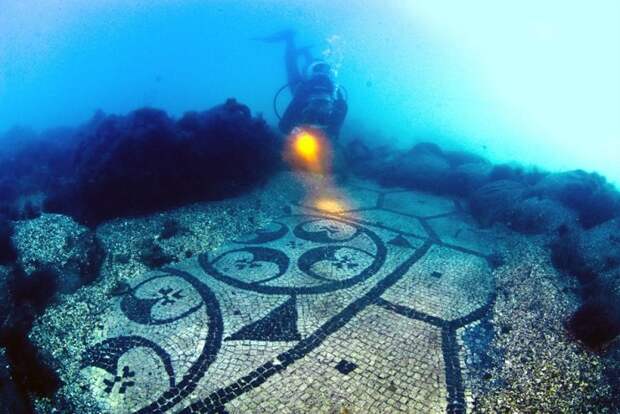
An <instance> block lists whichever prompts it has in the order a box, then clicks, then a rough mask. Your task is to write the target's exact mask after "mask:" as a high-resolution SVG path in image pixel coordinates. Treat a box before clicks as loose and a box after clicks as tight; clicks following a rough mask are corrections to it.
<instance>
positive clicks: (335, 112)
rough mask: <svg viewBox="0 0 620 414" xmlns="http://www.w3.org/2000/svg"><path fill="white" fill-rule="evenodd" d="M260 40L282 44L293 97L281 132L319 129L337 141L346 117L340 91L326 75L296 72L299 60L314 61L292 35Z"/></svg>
mask: <svg viewBox="0 0 620 414" xmlns="http://www.w3.org/2000/svg"><path fill="white" fill-rule="evenodd" d="M261 40H264V41H268V42H277V41H283V42H285V54H284V60H285V66H286V74H287V77H288V86H289V89H290V91H291V94H292V95H293V99H292V101H291V103H290V104H289V105H288V107H287V108H286V111H285V112H284V114H283V116H282V119H281V120H280V124H279V127H280V130H281V131H282V132H283V133H285V134H288V133H290V132H291V131H292V130H293V128H295V127H296V126H301V125H311V126H315V127H320V128H321V129H322V130H323V131H324V132H325V133H326V134H327V135H328V136H329V137H331V138H332V139H337V138H338V135H339V134H340V128H341V127H342V123H343V122H344V119H345V117H346V115H347V109H348V108H347V102H346V99H345V97H344V94H343V93H342V90H341V89H340V88H338V87H337V86H336V85H334V82H333V81H332V79H330V77H329V76H326V75H317V76H313V77H311V78H305V77H304V76H303V75H302V74H301V71H300V70H299V57H300V56H302V57H303V58H304V60H305V65H306V66H308V65H309V64H310V63H311V62H312V61H314V60H315V59H313V58H312V56H311V54H310V52H309V50H308V48H297V46H296V45H295V33H294V32H293V31H292V30H285V31H282V32H279V33H276V34H275V35H272V36H270V37H267V38H263V39H261Z"/></svg>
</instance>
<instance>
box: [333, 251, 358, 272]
mask: <svg viewBox="0 0 620 414" xmlns="http://www.w3.org/2000/svg"><path fill="white" fill-rule="evenodd" d="M330 262H331V263H332V265H333V266H334V267H335V268H336V269H338V270H344V269H346V270H353V269H355V268H357V267H359V264H358V263H357V262H356V261H355V260H353V258H352V257H351V256H350V255H348V254H346V255H344V256H342V257H340V258H336V257H334V258H333V259H331V260H330Z"/></svg>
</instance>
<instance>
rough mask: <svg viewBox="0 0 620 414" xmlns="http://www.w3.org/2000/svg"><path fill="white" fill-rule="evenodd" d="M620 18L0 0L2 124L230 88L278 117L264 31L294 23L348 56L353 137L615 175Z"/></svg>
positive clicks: (584, 8)
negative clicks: (436, 144) (619, 21)
mask: <svg viewBox="0 0 620 414" xmlns="http://www.w3.org/2000/svg"><path fill="white" fill-rule="evenodd" d="M618 16H620V2H617V1H614V0H608V1H606V0H601V1H596V2H570V3H567V2H563V1H555V0H553V1H546V2H543V3H541V2H538V1H533V0H526V1H521V2H512V3H511V4H506V2H501V3H500V2H494V1H491V0H476V1H470V2H449V1H436V0H432V1H431V0H422V1H420V0H416V1H407V2H403V1H397V0H386V1H381V2H379V1H372V0H362V1H354V2H333V1H328V0H317V1H284V0H278V1H275V0H272V1H268V0H254V1H239V0H228V1H219V0H209V1H162V0H150V1H134V2H127V1H122V0H105V1H104V0H91V1H82V0H39V1H35V0H0V68H1V70H0V131H3V130H6V129H8V128H9V127H11V126H13V125H16V124H19V125H24V126H28V127H32V128H35V129H43V128H47V127H51V126H56V125H73V124H77V123H80V122H84V121H85V120H87V119H88V118H89V117H90V116H91V115H92V114H93V112H94V111H95V110H97V109H102V110H104V111H105V112H107V113H126V112H128V111H130V110H133V109H135V108H137V107H141V106H145V105H148V106H154V107H159V108H163V109H165V110H167V111H168V112H170V113H172V114H174V115H180V114H182V113H183V112H184V111H187V110H195V109H203V108H208V107H211V106H213V105H214V104H217V103H221V102H222V101H223V100H224V99H225V98H227V97H230V96H234V97H236V98H237V99H239V100H240V101H242V102H244V103H246V104H248V105H249V106H250V108H252V109H253V110H254V111H260V112H263V113H264V116H265V117H266V118H267V119H268V120H269V121H271V122H274V121H275V118H274V115H273V111H272V97H273V94H274V92H275V91H276V90H277V89H278V87H280V86H281V85H282V84H283V83H284V82H285V72H284V67H283V62H282V58H283V48H282V47H281V45H278V44H264V43H261V42H258V41H255V40H252V39H253V38H254V37H256V36H263V35H266V34H269V33H272V32H274V31H276V30H280V29H282V28H287V27H288V28H293V29H295V30H296V31H297V32H298V40H299V42H300V44H302V45H311V46H313V49H312V51H313V53H314V54H315V55H317V56H321V55H324V56H327V57H328V59H330V60H331V61H332V63H333V64H335V65H337V66H339V82H341V83H342V84H343V85H345V86H346V88H347V90H348V92H349V116H348V118H347V121H346V124H345V127H344V131H343V134H344V135H349V136H350V135H353V134H360V133H361V134H363V135H364V136H365V137H366V138H368V139H370V140H374V141H375V142H380V141H381V140H388V141H389V142H392V143H397V144H398V145H400V146H403V147H405V146H409V145H410V144H411V143H412V142H415V141H419V140H432V141H436V142H439V143H441V144H443V145H445V146H448V147H460V148H464V149H469V150H473V151H476V152H479V153H481V154H483V155H484V156H486V157H488V158H490V159H491V160H493V161H509V160H516V161H518V162H520V163H525V164H536V165H539V166H541V167H543V168H547V169H551V170H564V169H574V168H584V169H586V170H589V171H598V172H600V173H602V174H604V175H605V176H607V177H608V179H610V180H611V181H613V182H616V183H618V182H620V167H619V166H618V165H620V164H619V163H618V162H617V160H618V158H619V156H620V146H619V145H618V139H619V138H620V117H618V114H619V113H620V76H619V75H618V74H620V47H618V40H617V39H620V25H618V24H617V19H618ZM285 98H286V97H284V98H283V100H284V101H286V99H285ZM282 105H285V102H284V103H283V104H282ZM3 145H10V144H8V143H4V144H3Z"/></svg>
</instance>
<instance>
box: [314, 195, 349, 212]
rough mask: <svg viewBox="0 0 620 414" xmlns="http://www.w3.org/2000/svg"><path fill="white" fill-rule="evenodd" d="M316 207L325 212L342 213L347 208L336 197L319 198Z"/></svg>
mask: <svg viewBox="0 0 620 414" xmlns="http://www.w3.org/2000/svg"><path fill="white" fill-rule="evenodd" d="M314 206H315V208H317V209H318V210H321V211H322V212H324V213H331V214H336V213H342V212H343V211H344V210H345V206H344V204H343V203H342V202H341V201H340V200H336V199H335V198H319V199H318V200H316V202H315V203H314Z"/></svg>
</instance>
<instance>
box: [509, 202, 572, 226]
mask: <svg viewBox="0 0 620 414" xmlns="http://www.w3.org/2000/svg"><path fill="white" fill-rule="evenodd" d="M577 225H578V220H577V214H576V213H575V212H574V211H573V210H571V209H569V208H567V207H565V206H564V205H562V204H561V203H559V202H557V201H555V200H551V199H548V198H541V197H529V198H526V199H525V200H523V201H521V202H519V203H518V204H517V205H516V206H514V208H513V211H512V217H511V220H510V227H511V228H512V229H514V230H516V231H518V232H520V233H527V234H540V233H551V232H553V231H555V230H557V229H559V228H560V227H561V226H566V227H570V228H573V227H575V226H577Z"/></svg>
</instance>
